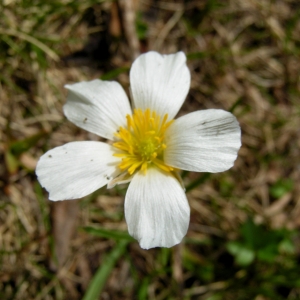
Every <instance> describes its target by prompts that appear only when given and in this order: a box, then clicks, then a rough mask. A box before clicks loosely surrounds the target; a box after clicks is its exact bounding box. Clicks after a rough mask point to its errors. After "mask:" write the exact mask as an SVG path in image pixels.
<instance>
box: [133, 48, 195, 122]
mask: <svg viewBox="0 0 300 300" xmlns="http://www.w3.org/2000/svg"><path fill="white" fill-rule="evenodd" d="M190 82H191V75H190V71H189V69H188V67H187V65H186V57H185V54H184V53H183V52H178V53H176V54H170V55H160V54H158V53H157V52H148V53H146V54H142V55H141V56H139V57H138V58H137V59H136V60H135V61H134V63H133V64H132V67H131V70H130V84H131V92H132V97H133V101H134V105H135V108H140V109H142V110H146V109H147V108H149V109H150V110H154V111H156V112H157V113H158V114H159V115H161V116H163V115H164V114H168V115H169V118H170V119H173V118H174V117H175V115H176V114H177V113H178V111H179V109H180V107H181V106H182V104H183V102H184V100H185V97H186V95H187V93H188V91H189V88H190Z"/></svg>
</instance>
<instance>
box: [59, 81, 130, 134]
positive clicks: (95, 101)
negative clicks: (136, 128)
mask: <svg viewBox="0 0 300 300" xmlns="http://www.w3.org/2000/svg"><path fill="white" fill-rule="evenodd" d="M65 88H67V89H68V90H69V93H68V97H67V103H66V104H65V105H64V113H65V115H66V117H67V118H68V119H69V120H70V121H71V122H73V123H74V124H76V125H77V126H78V127H81V128H83V129H85V130H88V131H90V132H93V133H95V134H97V135H99V136H102V137H104V138H107V139H110V140H112V139H113V137H114V133H115V132H116V131H117V130H118V129H119V127H120V126H125V125H126V115H127V114H130V115H131V108H130V105H129V101H128V98H127V95H126V93H125V91H124V90H123V88H122V86H121V85H120V84H119V83H118V82H115V81H101V80H99V79H95V80H93V81H88V82H87V81H83V82H79V83H75V84H72V85H65Z"/></svg>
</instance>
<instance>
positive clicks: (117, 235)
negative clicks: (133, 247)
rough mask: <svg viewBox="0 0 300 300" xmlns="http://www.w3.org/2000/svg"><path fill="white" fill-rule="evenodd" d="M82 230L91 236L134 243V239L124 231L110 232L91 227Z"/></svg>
mask: <svg viewBox="0 0 300 300" xmlns="http://www.w3.org/2000/svg"><path fill="white" fill-rule="evenodd" d="M82 229H83V230H84V231H85V232H87V233H89V234H92V235H95V236H99V237H103V238H107V239H114V240H126V241H130V242H131V241H134V238H133V237H131V236H130V235H129V234H128V233H127V232H124V231H118V230H110V229H104V228H101V227H89V226H87V227H83V228H82Z"/></svg>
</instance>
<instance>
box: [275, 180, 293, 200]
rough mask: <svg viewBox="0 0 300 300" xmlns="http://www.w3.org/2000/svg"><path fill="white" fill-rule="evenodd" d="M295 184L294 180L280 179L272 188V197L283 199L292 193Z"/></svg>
mask: <svg viewBox="0 0 300 300" xmlns="http://www.w3.org/2000/svg"><path fill="white" fill-rule="evenodd" d="M293 187H294V182H293V180H292V179H289V178H286V179H280V180H278V181H277V182H276V183H275V184H274V185H272V186H271V187H270V195H271V196H272V197H274V198H276V199H278V198H281V197H282V196H284V195H285V194H286V193H288V192H290V191H292V189H293Z"/></svg>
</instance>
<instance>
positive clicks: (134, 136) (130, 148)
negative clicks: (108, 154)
mask: <svg viewBox="0 0 300 300" xmlns="http://www.w3.org/2000/svg"><path fill="white" fill-rule="evenodd" d="M126 119H127V126H126V127H125V128H124V127H120V128H119V130H118V131H117V132H116V133H115V137H116V142H115V143H114V144H113V146H114V147H115V148H117V149H118V150H119V151H118V153H115V154H114V156H117V157H121V158H122V161H121V163H120V164H119V168H120V169H121V170H124V171H126V170H127V172H128V173H129V174H130V175H132V174H133V173H134V172H135V171H138V170H142V171H144V173H146V171H147V168H148V167H149V166H150V165H155V166H157V167H159V168H161V169H162V170H164V171H167V172H171V171H173V170H174V169H173V168H172V167H170V166H167V165H166V164H165V163H164V161H163V152H164V150H165V149H166V148H167V145H166V144H165V142H164V138H165V132H166V130H167V128H168V127H169V126H170V125H171V124H172V123H173V120H171V121H168V114H165V115H164V116H163V118H161V117H160V116H159V115H158V114H157V113H156V112H155V111H150V109H146V110H145V111H142V110H141V109H135V110H134V113H133V115H132V116H130V115H127V116H126Z"/></svg>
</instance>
